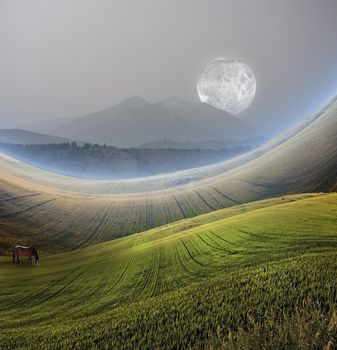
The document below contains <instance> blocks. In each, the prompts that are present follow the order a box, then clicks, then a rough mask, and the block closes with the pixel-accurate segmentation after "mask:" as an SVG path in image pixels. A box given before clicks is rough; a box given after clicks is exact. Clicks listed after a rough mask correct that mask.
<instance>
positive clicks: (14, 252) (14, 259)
mask: <svg viewBox="0 0 337 350" xmlns="http://www.w3.org/2000/svg"><path fill="white" fill-rule="evenodd" d="M14 263H15V248H14V249H13V264H14Z"/></svg>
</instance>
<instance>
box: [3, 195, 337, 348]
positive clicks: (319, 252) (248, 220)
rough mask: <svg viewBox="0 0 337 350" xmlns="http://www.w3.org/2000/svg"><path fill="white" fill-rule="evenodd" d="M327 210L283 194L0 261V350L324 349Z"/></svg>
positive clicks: (335, 198)
mask: <svg viewBox="0 0 337 350" xmlns="http://www.w3.org/2000/svg"><path fill="white" fill-rule="evenodd" d="M336 210H337V195H336V194H305V195H293V196H284V197H279V198H274V199H269V200H265V201H260V202H254V203H250V204H245V205H239V206H236V207H233V208H229V209H223V210H220V211H215V212H213V213H211V214H207V215H203V216H199V217H196V218H192V219H185V220H183V221H180V222H177V223H174V224H170V225H167V226H163V227H160V228H156V229H153V230H151V231H148V232H144V233H141V234H137V235H133V236H130V237H126V238H123V239H119V240H115V241H112V242H107V243H104V244H99V245H95V246H92V247H88V248H84V249H80V250H77V251H74V252H70V253H63V254H56V255H48V256H44V255H42V258H41V264H40V265H39V267H38V268H29V266H28V265H20V266H17V265H12V264H11V261H10V258H8V257H3V258H0V267H1V268H0V285H1V287H0V288H1V296H0V323H1V332H0V344H1V348H2V349H13V348H22V349H33V348H39V349H52V348H76V349H85V348H91V349H92V348H95V349H98V348H109V349H110V348H116V349H117V348H118V349H121V348H123V349H135V348H146V349H164V348H165V349H177V348H179V349H187V348H195V349H199V348H200V349H204V348H206V347H208V348H220V347H221V346H224V348H225V349H227V348H238V349H256V348H260V345H261V343H263V344H265V346H266V348H268V349H269V348H281V347H280V346H282V348H287V349H295V348H296V349H299V348H301V349H318V348H320V349H321V348H324V347H326V348H329V346H330V348H331V349H333V348H334V347H335V345H336V344H337V342H336V341H337V339H336V331H337V328H336V322H335V320H336V309H335V306H336V302H337V286H336V283H334V281H336V280H337V270H336V263H337V233H336V230H335V228H336V225H337V217H336ZM18 315H19V317H18ZM329 344H330V345H329ZM225 346H226V347H225Z"/></svg>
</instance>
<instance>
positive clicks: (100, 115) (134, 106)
mask: <svg viewBox="0 0 337 350" xmlns="http://www.w3.org/2000/svg"><path fill="white" fill-rule="evenodd" d="M38 127H39V126H38V125H35V128H38ZM50 133H51V134H52V135H56V136H60V137H63V138H69V139H75V140H83V141H86V142H91V143H99V144H104V143H105V144H108V145H112V146H116V147H124V148H127V147H138V146H139V145H142V144H146V143H149V142H154V141H157V140H161V139H169V140H172V141H173V142H184V143H199V142H204V141H207V140H217V141H224V140H226V141H228V140H235V139H242V138H247V137H252V136H261V135H260V133H259V131H258V130H255V129H254V128H252V127H251V126H250V125H248V124H247V123H246V122H244V121H242V120H240V119H238V118H235V117H233V116H231V115H229V114H227V113H225V112H223V111H220V110H218V109H215V108H213V107H211V106H208V105H206V104H203V103H191V102H188V101H185V100H183V99H180V98H177V97H173V98H170V99H167V100H165V101H164V102H160V103H150V102H148V101H146V100H145V99H144V98H142V97H140V96H132V97H130V98H128V99H126V100H124V101H121V102H120V103H117V104H116V105H114V106H112V107H109V108H106V109H104V110H101V111H98V112H94V113H89V114H87V115H85V116H83V117H80V118H76V119H72V120H70V121H68V122H64V121H63V122H62V123H59V124H58V125H57V127H55V128H53V129H52V130H50Z"/></svg>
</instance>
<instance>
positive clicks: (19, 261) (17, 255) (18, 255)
mask: <svg viewBox="0 0 337 350" xmlns="http://www.w3.org/2000/svg"><path fill="white" fill-rule="evenodd" d="M16 258H17V260H18V264H20V259H19V255H17V256H16Z"/></svg>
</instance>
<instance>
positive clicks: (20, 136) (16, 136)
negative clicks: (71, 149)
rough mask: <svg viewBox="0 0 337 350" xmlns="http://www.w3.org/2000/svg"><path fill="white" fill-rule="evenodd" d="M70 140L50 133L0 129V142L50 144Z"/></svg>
mask: <svg viewBox="0 0 337 350" xmlns="http://www.w3.org/2000/svg"><path fill="white" fill-rule="evenodd" d="M62 142H71V141H70V140H69V139H66V138H63V137H57V136H51V135H45V134H40V133H37V132H33V131H28V130H21V129H0V143H13V144H27V145H32V144H50V143H62Z"/></svg>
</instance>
